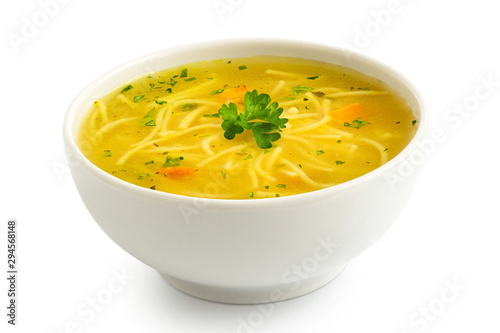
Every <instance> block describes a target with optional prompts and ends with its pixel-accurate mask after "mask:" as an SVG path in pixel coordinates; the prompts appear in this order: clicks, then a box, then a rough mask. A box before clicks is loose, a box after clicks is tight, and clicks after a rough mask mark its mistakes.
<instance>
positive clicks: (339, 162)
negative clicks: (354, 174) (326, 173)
mask: <svg viewBox="0 0 500 333" xmlns="http://www.w3.org/2000/svg"><path fill="white" fill-rule="evenodd" d="M344 163H345V161H335V164H337V165H341V164H344Z"/></svg>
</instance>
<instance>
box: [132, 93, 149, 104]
mask: <svg viewBox="0 0 500 333" xmlns="http://www.w3.org/2000/svg"><path fill="white" fill-rule="evenodd" d="M145 99H146V95H139V96H135V97H134V103H139V102H140V101H143V100H145Z"/></svg>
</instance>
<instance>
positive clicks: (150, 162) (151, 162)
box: [144, 161, 154, 165]
mask: <svg viewBox="0 0 500 333" xmlns="http://www.w3.org/2000/svg"><path fill="white" fill-rule="evenodd" d="M153 163H154V161H149V162H146V163H144V164H145V165H148V164H153Z"/></svg>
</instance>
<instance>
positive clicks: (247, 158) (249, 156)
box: [243, 154, 253, 161]
mask: <svg viewBox="0 0 500 333" xmlns="http://www.w3.org/2000/svg"><path fill="white" fill-rule="evenodd" d="M251 158H253V156H252V155H250V154H248V156H247V157H245V158H244V159H243V161H245V160H249V159H251Z"/></svg>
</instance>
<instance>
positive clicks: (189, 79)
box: [184, 77, 196, 82]
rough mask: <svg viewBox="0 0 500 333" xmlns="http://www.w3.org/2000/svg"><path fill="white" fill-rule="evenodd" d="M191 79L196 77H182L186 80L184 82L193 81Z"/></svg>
mask: <svg viewBox="0 0 500 333" xmlns="http://www.w3.org/2000/svg"><path fill="white" fill-rule="evenodd" d="M193 80H196V78H195V77H190V78H187V79H184V81H186V82H189V81H193Z"/></svg>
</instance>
